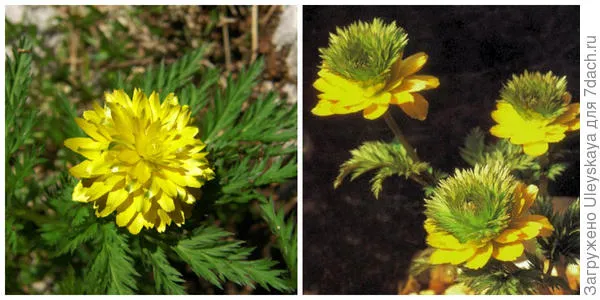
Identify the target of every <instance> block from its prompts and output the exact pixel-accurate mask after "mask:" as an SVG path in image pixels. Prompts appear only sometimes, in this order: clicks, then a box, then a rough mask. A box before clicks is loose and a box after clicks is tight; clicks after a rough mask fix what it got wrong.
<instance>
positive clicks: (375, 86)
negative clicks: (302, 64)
mask: <svg viewBox="0 0 600 300" xmlns="http://www.w3.org/2000/svg"><path fill="white" fill-rule="evenodd" d="M406 43H407V35H406V33H405V32H404V29H402V28H401V27H397V26H396V24H395V22H392V23H391V24H388V25H385V24H383V22H382V21H381V20H379V19H374V20H373V22H372V23H363V22H360V21H359V22H356V23H353V24H351V25H350V26H348V27H347V28H343V29H340V28H338V29H337V34H332V35H331V36H330V40H329V47H327V48H324V49H320V52H321V57H322V58H323V63H322V65H321V70H320V71H319V74H318V76H319V78H318V79H317V80H316V81H315V83H314V85H313V86H314V87H315V89H317V90H318V91H319V95H318V98H319V101H318V103H317V105H316V106H315V107H314V108H313V109H312V113H313V114H315V115H317V116H330V115H336V114H350V113H355V112H359V111H362V112H363V116H364V117H365V118H366V119H369V120H373V119H377V118H379V117H380V116H381V115H383V114H384V113H385V112H386V111H387V109H388V107H389V105H397V106H399V107H400V108H401V109H402V110H403V111H404V112H405V113H406V114H407V115H409V116H410V117H412V118H415V119H419V120H424V119H425V118H426V117H427V111H428V108H429V103H428V102H427V100H426V99H425V98H424V97H423V96H422V95H421V94H419V92H420V91H424V90H428V89H433V88H437V87H438V86H439V80H438V79H437V78H436V77H434V76H429V75H415V73H417V72H418V71H419V70H421V68H423V66H424V65H425V63H426V62H427V58H428V56H427V54H425V53H423V52H419V53H417V54H414V55H411V56H409V57H406V58H403V50H404V47H405V46H406Z"/></svg>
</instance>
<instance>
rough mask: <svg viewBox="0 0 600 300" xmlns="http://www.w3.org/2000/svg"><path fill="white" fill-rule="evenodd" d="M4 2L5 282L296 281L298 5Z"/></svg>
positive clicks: (74, 290)
mask: <svg viewBox="0 0 600 300" xmlns="http://www.w3.org/2000/svg"><path fill="white" fill-rule="evenodd" d="M4 8H5V21H4V24H5V54H4V55H5V59H6V65H5V67H6V68H5V74H4V75H5V93H4V95H5V100H4V107H5V130H6V132H5V133H6V134H5V140H4V143H5V145H4V149H5V163H6V168H5V182H4V184H5V191H4V195H5V203H4V225H5V228H6V230H5V231H4V234H5V243H4V245H5V253H4V255H5V256H4V257H5V260H4V262H5V266H4V267H5V268H4V275H5V278H3V280H4V284H5V291H4V292H5V293H6V294H8V295H89V294H99V295H104V294H108V295H130V294H143V295H182V294H202V295H264V294H274V295H295V294H297V291H298V289H297V264H298V263H297V235H298V233H297V232H298V231H297V230H298V227H297V213H296V212H297V208H296V202H297V201H296V197H297V162H298V159H297V148H298V144H297V130H298V127H297V89H296V88H297V83H296V81H297V77H296V74H297V67H296V64H297V49H296V47H297V17H296V15H297V12H298V11H297V7H296V6H295V5H269V6H259V5H239V6H234V5H223V6H198V5H188V6H169V5H153V6H132V5H126V6H87V5H86V6H82V5H71V6H45V5H34V6H22V5H17V6H15V5H13V6H5V7H4Z"/></svg>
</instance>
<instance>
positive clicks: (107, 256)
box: [85, 223, 139, 295]
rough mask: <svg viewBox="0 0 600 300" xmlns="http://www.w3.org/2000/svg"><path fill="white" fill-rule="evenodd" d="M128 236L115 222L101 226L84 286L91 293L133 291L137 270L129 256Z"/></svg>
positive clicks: (121, 293) (123, 292) (128, 292)
mask: <svg viewBox="0 0 600 300" xmlns="http://www.w3.org/2000/svg"><path fill="white" fill-rule="evenodd" d="M129 252H130V251H129V244H128V243H127V236H125V235H122V234H120V233H118V231H117V228H116V226H115V224H113V223H107V224H104V225H102V227H101V243H100V249H99V251H98V252H97V253H96V256H95V257H94V259H93V260H92V264H91V266H90V267H89V269H88V271H87V272H86V277H85V279H86V288H87V291H88V293H92V294H111V295H112V294H118V295H127V294H135V291H136V289H137V287H136V286H137V284H136V277H138V276H139V274H138V272H137V271H136V270H135V268H134V266H133V259H132V258H131V257H130V256H129V255H130V253H129Z"/></svg>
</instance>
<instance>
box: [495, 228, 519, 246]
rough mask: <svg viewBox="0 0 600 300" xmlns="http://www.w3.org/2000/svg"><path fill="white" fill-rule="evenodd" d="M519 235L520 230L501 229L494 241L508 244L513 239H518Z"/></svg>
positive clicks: (513, 240)
mask: <svg viewBox="0 0 600 300" xmlns="http://www.w3.org/2000/svg"><path fill="white" fill-rule="evenodd" d="M521 236H522V233H521V230H518V229H512V228H509V229H505V230H504V231H502V232H501V233H500V235H498V237H496V238H495V239H494V241H496V242H498V243H502V244H508V243H512V242H515V241H520V240H521Z"/></svg>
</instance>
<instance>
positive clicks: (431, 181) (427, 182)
mask: <svg viewBox="0 0 600 300" xmlns="http://www.w3.org/2000/svg"><path fill="white" fill-rule="evenodd" d="M383 119H384V120H385V123H386V124H387V126H388V127H389V128H390V130H392V132H393V133H394V136H396V139H398V141H399V142H400V144H402V146H404V149H406V152H407V154H408V156H409V157H410V158H412V160H413V161H415V162H417V161H421V159H419V156H418V155H417V151H415V148H413V146H411V144H410V143H409V142H408V140H407V139H406V137H404V134H402V131H401V130H400V127H398V124H397V123H396V121H395V120H394V118H393V117H392V115H391V114H390V111H389V110H388V111H386V112H385V114H383ZM411 178H412V179H413V180H414V181H416V182H417V183H419V184H421V185H422V186H423V187H426V186H435V183H436V181H435V178H434V177H433V176H432V175H431V174H429V173H426V174H425V178H421V177H420V176H418V175H414V176H411Z"/></svg>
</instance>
